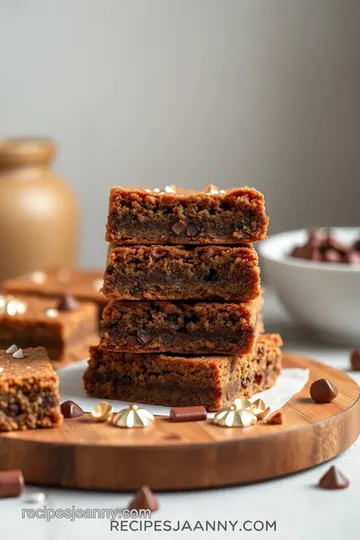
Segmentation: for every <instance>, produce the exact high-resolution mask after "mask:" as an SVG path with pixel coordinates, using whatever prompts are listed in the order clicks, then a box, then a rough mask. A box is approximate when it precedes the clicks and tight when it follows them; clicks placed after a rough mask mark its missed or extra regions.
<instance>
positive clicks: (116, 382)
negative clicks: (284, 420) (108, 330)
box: [84, 334, 282, 411]
mask: <svg viewBox="0 0 360 540" xmlns="http://www.w3.org/2000/svg"><path fill="white" fill-rule="evenodd" d="M281 345H282V342H281V338H280V336H279V335H277V334H267V335H262V336H259V337H258V338H257V343H256V348H255V350H254V353H253V354H251V355H247V356H201V357H196V356H187V357H186V356H185V357H184V356H177V355H175V354H172V355H170V354H166V355H165V354H134V353H119V352H112V351H105V350H103V349H101V348H99V347H91V349H90V360H89V366H88V368H87V370H86V372H85V374H84V385H85V390H86V392H87V393H88V394H89V395H91V396H94V397H97V398H102V399H120V400H123V401H133V402H137V403H145V404H153V405H163V406H167V407H186V406H191V405H203V406H204V407H205V408H206V409H207V410H208V411H216V410H218V409H220V408H221V407H224V406H225V405H228V404H231V403H232V402H233V401H234V399H235V398H237V397H241V396H243V397H246V398H250V397H251V396H253V395H254V394H256V393H257V392H261V391H262V390H265V389H267V388H270V387H271V386H273V385H274V384H275V382H276V379H277V377H278V376H279V374H280V371H281V350H280V346H281Z"/></svg>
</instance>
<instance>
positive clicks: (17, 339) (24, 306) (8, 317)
mask: <svg viewBox="0 0 360 540" xmlns="http://www.w3.org/2000/svg"><path fill="white" fill-rule="evenodd" d="M97 327H98V314H97V306H96V305H95V304H93V303H90V302H78V301H77V300H75V299H74V297H72V296H69V295H65V296H64V297H62V298H61V299H60V300H57V299H50V298H38V297H35V296H28V297H26V296H16V297H14V296H0V347H1V348H3V349H6V348H7V347H9V346H10V345H11V344H12V343H16V344H17V346H18V347H22V348H25V347H38V346H44V347H45V348H46V350H47V352H48V354H49V357H50V358H51V360H58V361H60V360H62V359H63V358H64V356H65V355H66V354H67V353H68V352H69V350H70V349H73V348H77V347H78V346H80V345H81V344H88V343H89V339H91V340H94V338H95V337H96V335H97ZM80 359H81V358H79V360H80Z"/></svg>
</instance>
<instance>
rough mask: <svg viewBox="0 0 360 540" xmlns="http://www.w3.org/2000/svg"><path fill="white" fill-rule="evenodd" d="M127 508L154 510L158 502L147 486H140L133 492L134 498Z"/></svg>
mask: <svg viewBox="0 0 360 540" xmlns="http://www.w3.org/2000/svg"><path fill="white" fill-rule="evenodd" d="M128 509H129V510H150V512H156V510H158V509H159V503H158V501H157V499H156V498H155V496H154V494H153V492H152V491H151V489H150V488H149V487H148V486H143V487H141V488H140V489H139V490H138V491H137V492H136V494H135V498H134V499H133V500H132V501H131V502H130V504H129V506H128Z"/></svg>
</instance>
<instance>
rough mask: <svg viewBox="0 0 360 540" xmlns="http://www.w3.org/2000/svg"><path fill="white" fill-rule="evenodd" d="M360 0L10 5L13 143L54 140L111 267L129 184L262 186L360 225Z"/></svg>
mask: <svg viewBox="0 0 360 540" xmlns="http://www.w3.org/2000/svg"><path fill="white" fill-rule="evenodd" d="M359 51H360V2H359V0H142V1H140V0H127V1H124V0H61V1H60V0H57V1H55V0H0V69H1V71H0V133H1V135H2V136H7V135H24V134H40V135H42V134H45V135H51V136H52V137H54V138H55V140H56V141H57V142H58V145H59V155H58V159H57V163H56V166H57V170H58V171H59V172H61V173H62V174H63V175H64V176H65V177H67V178H68V179H69V182H70V183H71V185H72V186H73V188H74V189H75V191H76V192H77V194H78V196H79V198H80V200H81V205H82V246H81V254H80V259H81V262H82V263H83V264H86V265H92V266H94V265H96V266H103V264H104V256H105V244H104V241H103V235H104V225H105V221H106V212H107V198H108V193H109V189H110V187H111V186H112V185H113V184H125V185H131V184H135V185H145V184H147V185H150V186H152V187H156V186H159V187H160V186H163V185H166V184H169V183H175V184H176V183H178V184H182V185H184V186H187V187H193V188H194V187H202V186H204V185H206V184H208V183H215V184H218V185H220V186H221V187H229V186H232V185H244V184H248V185H253V186H255V187H257V188H259V189H260V190H262V191H263V192H264V193H265V196H266V199H267V206H268V211H269V214H270V215H271V217H272V220H271V231H272V232H275V231H279V230H283V229H287V228H291V227H299V226H307V225H309V224H318V225H320V224H330V223H331V224H357V225H359V224H360V219H359V208H360V59H359Z"/></svg>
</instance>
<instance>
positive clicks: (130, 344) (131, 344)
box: [125, 336, 137, 347]
mask: <svg viewBox="0 0 360 540" xmlns="http://www.w3.org/2000/svg"><path fill="white" fill-rule="evenodd" d="M125 341H126V345H127V346H128V347H135V345H137V339H136V336H126V339H125Z"/></svg>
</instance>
